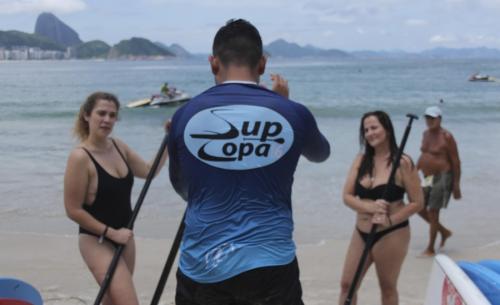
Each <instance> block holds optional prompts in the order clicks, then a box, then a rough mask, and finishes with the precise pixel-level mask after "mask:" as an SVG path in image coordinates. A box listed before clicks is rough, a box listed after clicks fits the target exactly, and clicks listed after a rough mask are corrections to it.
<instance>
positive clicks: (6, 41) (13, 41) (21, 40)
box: [0, 31, 65, 51]
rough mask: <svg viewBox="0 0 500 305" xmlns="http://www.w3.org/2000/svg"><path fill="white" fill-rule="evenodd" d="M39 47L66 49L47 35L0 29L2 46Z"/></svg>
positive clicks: (56, 49) (44, 48)
mask: <svg viewBox="0 0 500 305" xmlns="http://www.w3.org/2000/svg"><path fill="white" fill-rule="evenodd" d="M20 46H26V47H38V48H40V49H43V50H55V51H64V50H65V48H64V47H62V46H60V45H58V44H56V43H54V42H52V41H50V40H49V39H48V38H46V37H41V36H38V35H35V34H28V33H24V32H19V31H0V47H4V48H7V49H11V48H12V47H20Z"/></svg>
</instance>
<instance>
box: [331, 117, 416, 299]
mask: <svg viewBox="0 0 500 305" xmlns="http://www.w3.org/2000/svg"><path fill="white" fill-rule="evenodd" d="M359 138H360V143H361V148H362V153H361V154H359V155H358V156H357V157H356V159H355V160H354V163H353V165H352V167H351V169H350V171H349V174H348V176H347V179H346V182H345V186H344V193H343V198H344V202H345V204H346V205H347V206H348V207H350V208H351V209H353V210H354V211H356V212H357V218H356V227H355V229H354V231H353V234H352V238H351V242H350V244H349V248H348V250H347V255H346V259H345V263H344V270H343V273H342V279H341V294H340V299H339V304H341V305H342V304H344V302H345V298H346V297H347V293H348V291H349V287H350V285H351V282H352V279H353V278H354V274H355V272H356V269H357V267H358V263H359V260H360V257H361V254H362V253H363V250H364V248H365V243H366V240H367V238H368V235H369V232H370V229H371V227H372V225H373V224H376V225H377V228H378V229H377V233H376V235H375V239H374V243H373V246H372V247H371V249H370V252H369V255H368V258H367V260H366V264H365V266H364V269H363V275H364V274H365V273H366V271H367V270H368V268H369V267H370V266H371V265H372V263H373V264H374V265H375V268H376V274H377V277H378V280H379V284H380V288H381V294H382V296H381V300H382V301H381V303H382V304H384V305H397V304H398V302H399V301H398V291H397V280H398V276H399V272H400V270H401V266H402V264H403V260H404V258H405V256H406V253H407V251H408V244H409V241H410V227H409V222H408V218H409V217H410V216H411V215H413V214H415V213H417V212H418V211H420V210H421V209H422V208H423V194H422V189H421V188H420V178H419V177H418V173H417V170H416V167H415V166H414V165H413V162H412V160H411V158H410V157H409V156H407V155H403V157H402V158H401V161H400V166H399V168H398V170H397V171H396V178H395V184H393V185H387V181H388V179H389V175H390V171H391V168H392V162H393V160H394V158H395V157H396V153H397V150H398V147H397V144H396V138H395V136H394V129H393V127H392V122H391V120H390V118H389V116H388V115H387V114H386V113H385V112H383V111H374V112H368V113H366V114H364V115H363V117H362V119H361V124H360V131H359ZM386 187H388V196H387V201H386V200H382V199H381V198H382V194H383V193H384V189H385V188H386ZM405 193H407V194H408V201H409V202H408V203H407V204H405V203H404V202H403V199H404V194H405ZM360 282H361V281H360ZM370 303H377V302H376V301H373V302H370ZM351 304H353V305H354V304H356V297H354V298H353V302H352V303H351Z"/></svg>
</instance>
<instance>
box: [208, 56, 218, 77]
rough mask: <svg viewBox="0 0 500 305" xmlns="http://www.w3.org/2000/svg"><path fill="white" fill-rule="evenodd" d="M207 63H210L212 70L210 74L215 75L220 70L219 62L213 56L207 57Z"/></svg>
mask: <svg viewBox="0 0 500 305" xmlns="http://www.w3.org/2000/svg"><path fill="white" fill-rule="evenodd" d="M208 61H209V62H210V68H211V69H212V74H213V75H217V74H218V73H219V70H220V62H219V59H218V58H217V57H215V56H213V55H210V56H209V57H208Z"/></svg>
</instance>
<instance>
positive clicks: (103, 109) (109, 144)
mask: <svg viewBox="0 0 500 305" xmlns="http://www.w3.org/2000/svg"><path fill="white" fill-rule="evenodd" d="M119 109H120V103H119V101H118V99H117V98H116V96H114V95H113V94H110V93H106V92H95V93H93V94H91V95H90V96H89V97H88V98H87V100H86V101H85V103H84V104H83V105H82V106H81V108H80V112H79V114H78V117H77V119H76V123H75V130H74V131H75V135H76V136H77V137H78V138H79V139H80V143H79V145H77V146H76V147H75V148H74V149H73V151H72V152H71V154H70V155H69V158H68V163H67V166H66V173H65V176H64V206H65V208H66V214H67V215H68V217H69V218H70V219H72V220H73V221H74V222H76V223H77V224H78V225H79V226H80V228H79V233H80V234H79V247H80V253H81V254H82V257H83V260H84V261H85V263H86V264H87V266H88V268H89V269H90V271H91V272H92V274H93V276H94V278H95V279H96V281H97V282H98V283H99V284H101V283H102V281H103V280H104V277H105V274H106V271H107V269H108V267H109V264H110V262H111V260H112V258H113V254H114V250H115V248H116V247H117V245H120V244H121V245H125V249H124V251H123V255H122V257H121V258H120V261H119V263H118V266H117V268H116V271H115V273H114V276H113V280H112V282H111V285H110V286H109V289H108V292H107V293H106V296H105V298H104V304H105V305H137V304H139V301H138V298H137V294H136V291H135V288H134V284H133V282H132V274H133V272H134V263H135V242H134V237H133V232H132V231H131V230H129V229H127V228H126V227H127V224H128V222H129V220H130V218H131V216H132V208H131V202H130V194H131V190H132V185H133V183H134V177H139V178H146V176H147V175H148V173H149V170H150V168H151V164H152V162H150V163H147V162H145V161H144V160H143V159H142V158H141V157H140V156H139V155H138V154H137V153H135V152H134V151H133V150H132V149H130V148H129V147H128V146H127V145H126V144H125V143H124V142H122V141H120V140H119V139H117V138H112V137H110V135H111V133H112V131H113V127H114V125H115V123H116V121H117V118H118V111H119ZM166 159H167V152H166V150H165V152H164V154H163V155H162V158H161V161H160V165H159V167H158V168H159V169H160V168H161V167H162V166H163V164H164V163H165V161H166Z"/></svg>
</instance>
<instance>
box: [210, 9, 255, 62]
mask: <svg viewBox="0 0 500 305" xmlns="http://www.w3.org/2000/svg"><path fill="white" fill-rule="evenodd" d="M262 50H263V47H262V39H261V37H260V34H259V31H258V30H257V28H256V27H255V26H253V25H252V24H251V23H250V22H248V21H246V20H244V19H236V20H234V19H231V20H229V21H228V22H227V23H226V25H224V26H223V27H221V28H220V29H219V30H218V31H217V34H215V37H214V42H213V45H212V55H213V56H215V57H217V58H219V60H220V61H221V63H222V64H223V65H225V66H227V65H228V64H235V65H242V66H248V67H251V68H254V67H256V66H257V65H258V63H259V60H260V59H261V57H262V54H263V51H262Z"/></svg>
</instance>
